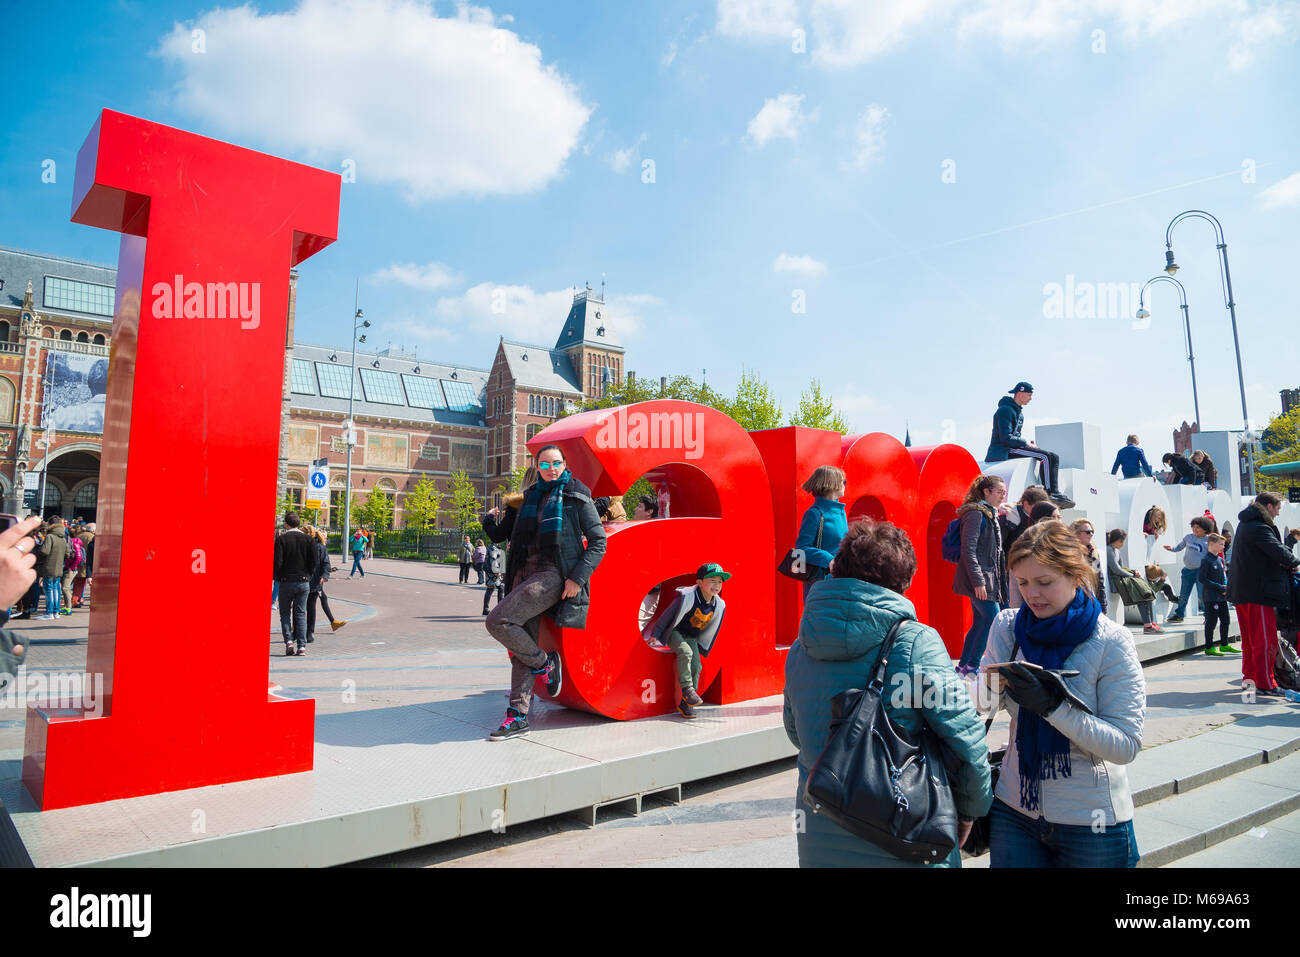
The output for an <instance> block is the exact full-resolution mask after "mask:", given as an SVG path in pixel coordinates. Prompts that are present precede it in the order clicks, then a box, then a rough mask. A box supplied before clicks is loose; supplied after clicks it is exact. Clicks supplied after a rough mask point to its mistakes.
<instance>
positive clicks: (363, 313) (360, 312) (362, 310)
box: [356, 309, 370, 325]
mask: <svg viewBox="0 0 1300 957" xmlns="http://www.w3.org/2000/svg"><path fill="white" fill-rule="evenodd" d="M365 314H366V311H365V310H364V309H358V310H357V315H356V318H358V319H361V318H362V317H364V316H365ZM366 325H370V323H366Z"/></svg>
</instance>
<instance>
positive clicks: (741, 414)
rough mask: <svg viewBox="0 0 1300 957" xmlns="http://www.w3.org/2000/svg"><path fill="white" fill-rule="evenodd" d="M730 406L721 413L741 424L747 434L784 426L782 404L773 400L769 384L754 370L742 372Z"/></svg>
mask: <svg viewBox="0 0 1300 957" xmlns="http://www.w3.org/2000/svg"><path fill="white" fill-rule="evenodd" d="M728 406H729V408H723V409H721V410H720V411H723V412H726V413H727V414H728V415H729V416H731V417H732V418H733V419H735V420H736V421H737V422H739V423H740V425H741V427H742V428H743V429H744V430H745V431H746V432H755V431H757V430H759V429H776V428H780V426H781V425H782V422H781V406H780V404H778V403H777V401H776V400H775V399H774V398H772V390H771V389H770V388H769V387H768V385H767V383H766V382H764V381H763V380H762V379H760V378H759V376H758V373H757V372H754V371H752V370H744V369H742V370H741V373H740V382H739V383H737V385H736V397H735V398H734V399H732V400H731V402H730V403H728Z"/></svg>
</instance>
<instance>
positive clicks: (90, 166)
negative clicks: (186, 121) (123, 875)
mask: <svg viewBox="0 0 1300 957" xmlns="http://www.w3.org/2000/svg"><path fill="white" fill-rule="evenodd" d="M339 183H340V180H339V176H338V175H337V174H333V173H327V172H324V171H322V170H317V169H312V168H310V167H307V166H302V165H299V164H297V163H291V162H288V161H285V160H282V159H277V158H275V157H273V156H268V155H266V154H263V153H257V152H254V151H252V150H247V149H241V148H239V147H235V146H231V145H229V144H226V143H221V142H218V141H217V140H212V139H208V138H206V137H202V136H196V135H194V134H192V133H185V132H183V131H180V130H175V129H171V128H169V127H165V126H160V125H158V124H157V123H150V122H147V121H145V120H141V119H137V118H135V117H131V116H126V115H124V114H121V113H115V112H112V111H110V110H105V111H104V112H103V113H102V114H101V115H100V118H99V120H98V122H96V124H95V126H94V128H93V129H92V130H91V131H90V135H89V136H88V137H87V138H86V142H85V144H84V145H83V146H82V148H81V152H80V154H79V155H78V157H77V173H76V183H75V186H74V190H73V210H72V219H73V221H74V222H77V223H82V224H84V225H87V226H98V227H100V228H102V229H111V230H115V231H117V232H120V233H122V239H121V251H120V255H119V260H118V273H117V297H116V302H115V308H114V319H113V337H112V348H111V353H110V357H109V379H108V397H107V408H106V413H105V424H104V444H103V456H102V461H101V469H100V471H101V475H100V484H99V487H100V499H99V513H98V523H99V535H98V546H97V547H98V554H97V555H96V574H95V585H94V588H95V602H94V605H93V606H92V610H91V613H90V644H89V649H88V653H87V663H86V670H87V671H88V672H90V673H92V674H95V673H101V674H103V676H104V709H103V713H102V715H101V716H91V715H89V714H85V713H82V712H80V711H67V710H57V709H48V708H37V707H32V708H31V709H29V711H28V718H27V732H26V742H25V753H24V757H23V783H24V784H26V786H27V789H28V790H29V791H30V792H31V793H32V796H33V797H34V798H35V799H36V801H37V803H38V804H40V806H41V807H42V809H47V810H48V809H51V808H59V807H68V806H71V805H77V804H87V803H92V802H97V801H107V800H113V799H116V798H126V797H132V796H135V795H141V794H152V793H156V792H160V791H172V790H179V789H182V788H192V787H201V786H204V785H210V784H219V783H222V782H227V781H238V780H244V779H248V778H257V777H265V776H268V775H274V774H286V773H290V772H294V771H307V770H310V769H311V767H312V739H313V733H312V731H313V729H312V722H313V715H314V702H312V701H311V700H281V699H279V698H276V697H275V696H269V695H268V693H267V683H266V678H267V645H266V637H267V636H266V592H267V585H268V583H269V580H270V577H271V575H270V572H271V569H270V567H269V566H270V557H271V550H270V548H269V547H256V548H254V547H250V544H249V537H250V536H252V537H253V538H255V539H256V540H258V541H259V542H260V541H261V536H264V535H265V536H266V537H267V539H268V541H267V542H266V545H267V546H269V545H270V541H269V537H270V536H269V532H268V530H267V529H266V528H265V526H264V525H263V524H262V523H263V521H264V520H265V518H266V517H267V516H266V515H265V513H262V512H260V511H259V509H258V506H257V505H256V503H258V502H265V501H267V500H268V498H269V494H270V490H271V489H272V488H274V487H275V483H276V476H275V471H276V466H277V460H278V457H279V442H280V413H281V405H280V403H281V395H282V389H283V381H284V347H285V339H286V331H287V322H288V303H289V268H290V267H291V266H293V265H296V264H297V263H299V262H301V261H303V260H304V259H306V258H307V257H309V256H311V255H312V254H313V253H315V252H317V251H319V250H320V249H322V248H324V247H325V246H326V245H328V244H329V243H331V242H333V241H334V239H335V237H336V236H337V233H338V208H339ZM250 504H251V505H252V511H251V512H250V511H249V509H250ZM178 512H179V513H183V515H184V516H185V520H184V521H182V520H181V517H182V516H181V514H178ZM128 519H129V520H130V521H129V522H128V521H127V520H128Z"/></svg>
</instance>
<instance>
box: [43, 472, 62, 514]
mask: <svg viewBox="0 0 1300 957" xmlns="http://www.w3.org/2000/svg"><path fill="white" fill-rule="evenodd" d="M45 507H46V508H47V509H49V508H52V509H54V510H55V511H56V512H58V511H62V510H63V493H62V492H60V491H59V487H58V486H57V485H55V484H54V483H53V482H51V481H49V480H48V479H47V480H46V482H45Z"/></svg>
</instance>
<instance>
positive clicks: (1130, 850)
mask: <svg viewBox="0 0 1300 957" xmlns="http://www.w3.org/2000/svg"><path fill="white" fill-rule="evenodd" d="M1137 862H1138V849H1137V838H1136V837H1134V835H1133V822H1132V821H1125V822H1123V823H1122V824H1112V825H1110V826H1108V827H1106V828H1105V829H1104V830H1102V831H1094V830H1093V829H1092V828H1091V827H1090V826H1089V825H1086V824H1053V823H1052V822H1050V821H1048V820H1047V819H1046V818H1041V817H1040V818H1039V819H1038V820H1034V819H1033V818H1030V817H1026V816H1025V815H1023V814H1021V813H1020V812H1019V811H1016V810H1013V809H1012V808H1010V807H1008V806H1007V805H1006V804H1004V803H1003V802H1002V801H1000V800H998V799H997V798H994V799H993V808H992V810H991V811H990V812H989V867H1137Z"/></svg>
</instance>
